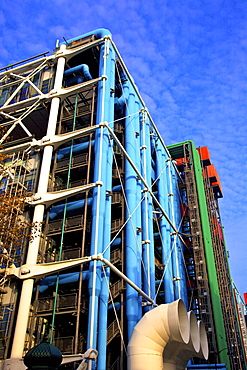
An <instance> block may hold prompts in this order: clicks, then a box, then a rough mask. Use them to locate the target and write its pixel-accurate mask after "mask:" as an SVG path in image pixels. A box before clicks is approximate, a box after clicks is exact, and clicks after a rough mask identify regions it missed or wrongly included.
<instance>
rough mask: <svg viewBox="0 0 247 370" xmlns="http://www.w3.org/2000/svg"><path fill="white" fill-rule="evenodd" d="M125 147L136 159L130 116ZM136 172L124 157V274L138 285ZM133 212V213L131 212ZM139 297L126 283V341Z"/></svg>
mask: <svg viewBox="0 0 247 370" xmlns="http://www.w3.org/2000/svg"><path fill="white" fill-rule="evenodd" d="M129 89H130V93H129V99H128V110H127V109H126V114H128V115H131V114H133V113H135V93H134V90H133V89H132V88H131V86H130V87H129ZM125 149H126V151H127V153H128V155H129V156H130V157H131V159H132V160H133V162H134V163H137V161H136V151H137V148H136V143H135V133H134V132H133V126H132V117H128V116H127V117H126V119H125ZM136 177H137V176H136V172H135V171H134V169H133V168H132V166H131V165H130V163H129V162H128V160H127V159H126V158H125V194H126V203H127V206H126V219H128V218H129V216H130V215H131V219H129V221H128V222H127V224H126V226H125V253H126V254H125V256H126V275H127V277H128V278H129V279H130V280H132V281H133V282H134V283H135V284H136V285H139V286H140V252H139V250H138V249H139V248H138V247H139V246H137V239H136V233H137V226H139V220H138V224H137V214H136V212H134V210H135V208H136V194H137V178H136ZM133 212H134V213H133ZM139 305H140V297H139V296H138V293H137V292H136V291H135V289H133V288H132V287H131V286H130V285H129V284H127V285H126V316H127V336H128V341H129V340H130V337H131V335H132V332H133V329H134V327H135V325H136V324H137V322H138V321H139V319H140V318H139Z"/></svg>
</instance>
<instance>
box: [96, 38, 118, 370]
mask: <svg viewBox="0 0 247 370" xmlns="http://www.w3.org/2000/svg"><path fill="white" fill-rule="evenodd" d="M106 74H107V76H108V79H107V81H106V91H107V96H106V97H105V107H106V108H107V111H106V113H105V120H106V121H107V122H112V123H109V127H110V128H111V129H114V123H113V121H114V96H113V94H110V92H111V91H113V89H114V87H115V52H114V50H113V47H112V45H110V48H109V56H108V60H107V65H106ZM105 130H106V129H105ZM104 139H105V153H106V155H105V156H104V161H105V162H106V168H105V173H104V180H103V181H104V182H105V189H106V190H107V191H110V192H111V191H112V176H111V173H112V162H113V140H112V139H110V138H109V135H108V132H107V131H106V132H105V135H104ZM105 198H106V199H105V217H104V225H103V227H104V234H103V250H105V248H107V246H109V244H110V241H111V200H112V199H111V197H109V196H106V194H105ZM110 252H111V250H110V247H108V248H107V249H106V251H105V253H104V258H106V259H107V260H110ZM109 283H110V268H109V267H107V268H105V273H104V271H102V283H101V291H100V296H99V318H100V319H99V329H98V353H99V354H98V363H97V369H98V370H105V369H106V357H107V356H106V347H107V314H108V301H109Z"/></svg>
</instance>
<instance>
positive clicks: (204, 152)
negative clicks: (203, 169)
mask: <svg viewBox="0 0 247 370" xmlns="http://www.w3.org/2000/svg"><path fill="white" fill-rule="evenodd" d="M196 150H197V151H198V153H199V155H200V158H201V160H202V161H210V154H209V150H208V147H207V146H203V147H201V148H197V149H196Z"/></svg>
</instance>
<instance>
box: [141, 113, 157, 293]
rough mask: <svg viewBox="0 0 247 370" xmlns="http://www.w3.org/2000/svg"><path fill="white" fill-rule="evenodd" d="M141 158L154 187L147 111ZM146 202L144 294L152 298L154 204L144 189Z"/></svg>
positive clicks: (143, 226) (144, 204)
mask: <svg viewBox="0 0 247 370" xmlns="http://www.w3.org/2000/svg"><path fill="white" fill-rule="evenodd" d="M141 158H142V174H143V177H144V179H145V181H146V182H147V184H148V187H149V188H150V187H151V185H152V178H151V176H152V175H151V174H152V167H151V163H152V162H151V142H150V127H149V120H148V118H147V113H146V110H145V109H143V110H142V113H141ZM143 195H144V201H143V202H142V230H143V241H142V244H143V246H142V254H143V263H144V274H143V285H144V292H146V294H148V295H149V296H150V297H151V298H153V297H154V296H155V264H154V238H153V203H152V198H151V196H150V194H149V192H148V191H147V189H143Z"/></svg>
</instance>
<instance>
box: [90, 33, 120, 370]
mask: <svg viewBox="0 0 247 370" xmlns="http://www.w3.org/2000/svg"><path fill="white" fill-rule="evenodd" d="M114 59H115V57H114V54H113V50H112V47H111V41H110V37H109V36H108V37H105V41H104V44H103V45H101V48H100V65H99V75H100V76H103V80H102V81H100V82H99V86H98V102H97V117H96V124H97V125H100V123H103V122H105V121H110V120H111V121H112V120H113V119H112V118H113V106H114V96H113V95H111V87H112V86H111V84H112V83H111V81H112V76H111V74H112V69H113V68H115V67H114V66H113V63H112V62H113V60H114ZM108 151H109V136H108V130H107V128H106V127H103V125H102V126H101V127H100V128H99V129H97V130H96V133H95V147H94V153H95V163H94V168H95V170H94V181H95V182H96V181H98V182H99V185H98V186H97V187H95V188H94V190H93V203H92V234H91V251H90V253H91V255H92V254H98V253H102V252H103V247H104V240H103V235H104V234H105V233H106V234H108V237H107V238H110V236H109V235H110V214H108V215H106V190H107V189H106V183H107V177H108V176H111V173H110V174H109V173H107V169H109V167H110V166H108V165H107V158H108ZM111 161H112V159H111ZM108 211H109V209H107V212H108ZM105 217H107V221H106V223H105ZM105 226H106V227H107V229H106V230H105V229H104V227H105ZM89 272H90V276H89V284H88V291H89V317H88V335H87V346H88V348H96V345H97V333H98V315H99V295H100V291H101V277H102V276H101V275H102V265H101V263H100V262H98V261H92V262H91V263H90V265H89ZM102 320H105V323H104V328H105V327H106V324H107V322H106V320H107V315H106V317H102ZM102 335H104V341H105V340H106V337H105V335H106V330H105V329H104V333H103V334H102ZM102 343H103V342H102ZM104 345H106V342H105V344H104ZM102 347H103V346H102ZM101 359H102V358H101ZM100 361H101V360H100ZM93 366H95V364H94V363H92V361H89V364H88V367H89V369H91V368H92V367H93ZM101 366H104V365H102V362H101Z"/></svg>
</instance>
